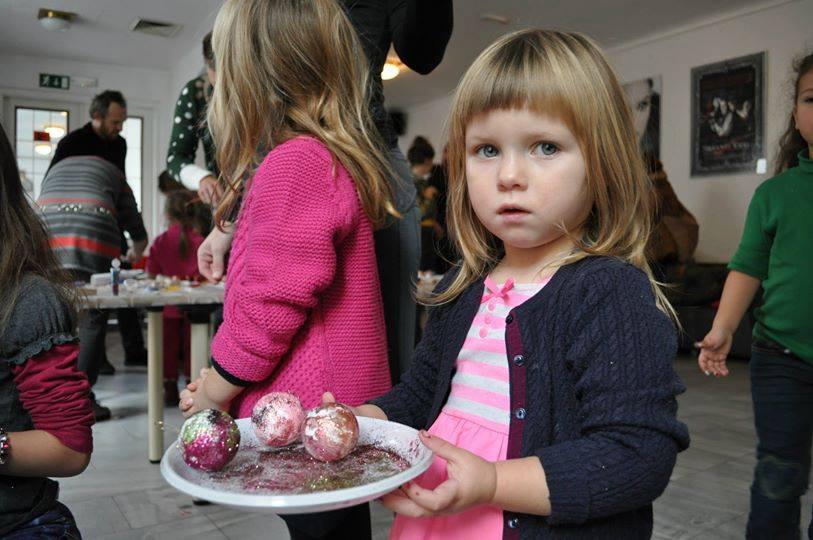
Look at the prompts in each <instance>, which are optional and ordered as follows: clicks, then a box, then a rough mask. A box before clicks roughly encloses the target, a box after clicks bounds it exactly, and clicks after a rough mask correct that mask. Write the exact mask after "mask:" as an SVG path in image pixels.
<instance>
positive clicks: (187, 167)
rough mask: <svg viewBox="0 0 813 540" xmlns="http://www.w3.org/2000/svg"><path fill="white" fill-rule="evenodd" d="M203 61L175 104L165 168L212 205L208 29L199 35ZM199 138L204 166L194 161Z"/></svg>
mask: <svg viewBox="0 0 813 540" xmlns="http://www.w3.org/2000/svg"><path fill="white" fill-rule="evenodd" d="M203 60H204V63H205V64H206V73H204V74H202V75H200V76H199V77H196V78H194V79H192V80H191V81H189V82H188V83H186V85H185V86H184V87H183V89H182V90H181V95H180V96H178V102H177V103H176V104H175V114H174V115H173V120H172V121H173V125H172V135H171V136H170V141H169V150H168V151H167V170H168V171H169V173H170V174H171V175H172V177H173V178H175V179H176V180H178V181H179V182H181V183H182V184H183V185H184V186H186V187H187V188H189V189H191V190H194V191H197V192H198V195H199V196H200V198H201V200H202V201H203V202H205V203H206V204H211V205H214V204H215V203H216V202H217V198H218V191H217V175H218V171H217V164H216V163H215V148H214V143H213V142H212V135H211V134H210V133H209V129H208V127H207V126H206V105H207V103H208V102H209V98H210V97H211V95H212V85H214V84H215V76H216V74H215V69H214V66H215V57H214V53H213V52H212V33H211V32H209V33H208V34H206V37H204V38H203ZM199 141H200V142H203V151H204V154H205V156H206V167H205V168H204V167H201V166H199V165H196V164H195V154H196V153H197V150H198V142H199Z"/></svg>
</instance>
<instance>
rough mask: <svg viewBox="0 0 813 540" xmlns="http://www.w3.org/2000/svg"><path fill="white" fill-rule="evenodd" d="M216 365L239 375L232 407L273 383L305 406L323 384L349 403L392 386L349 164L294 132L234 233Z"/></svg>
mask: <svg viewBox="0 0 813 540" xmlns="http://www.w3.org/2000/svg"><path fill="white" fill-rule="evenodd" d="M225 295H226V296H225V304H224V320H223V324H222V325H221V326H220V328H219V330H218V332H217V335H216V336H215V338H214V341H213V342H212V356H213V359H214V366H215V369H217V370H218V371H219V373H220V374H221V375H223V376H224V377H225V378H226V379H227V380H230V381H231V382H233V383H235V384H240V385H246V386H247V387H246V389H245V391H243V392H242V393H241V394H240V395H239V396H238V398H237V399H236V400H235V402H234V403H233V404H232V412H234V413H235V414H237V416H238V417H246V416H249V415H250V414H251V409H252V407H253V406H254V403H255V402H256V401H257V400H258V399H259V398H260V397H262V396H263V395H265V394H266V393H268V392H270V391H290V392H293V393H294V394H296V395H297V396H299V398H300V400H301V401H302V404H303V405H304V406H305V407H312V406H314V405H316V404H318V403H319V402H320V401H321V395H322V393H323V392H325V391H327V390H329V391H331V392H333V393H334V395H335V396H336V399H337V400H338V401H340V402H343V403H348V404H350V405H358V404H360V403H363V402H364V401H366V400H369V399H371V398H373V397H375V396H378V395H380V394H382V393H383V392H385V391H386V390H387V389H388V388H389V386H390V378H389V368H388V367H387V348H386V335H385V333H384V316H383V311H382V305H381V292H380V289H379V284H378V271H377V267H376V258H375V250H374V246H373V231H372V225H371V223H370V221H369V220H368V219H367V217H366V215H365V214H364V210H363V209H362V206H361V203H360V202H359V199H358V194H357V193H356V189H355V186H354V183H353V180H352V179H351V178H350V176H349V174H348V173H347V171H346V170H345V169H344V167H342V166H341V165H340V164H339V163H338V162H337V161H334V159H333V156H332V155H331V154H330V152H329V151H328V149H327V148H326V147H325V146H324V145H323V144H322V143H321V142H319V141H317V140H315V139H313V138H309V137H298V138H296V139H292V140H290V141H287V142H285V143H283V144H281V145H279V146H278V147H276V148H275V149H274V150H272V151H271V152H270V153H269V154H268V156H267V157H266V159H265V161H264V162H263V163H262V165H261V166H260V168H259V169H258V170H257V173H256V174H255V175H254V177H253V179H252V180H251V182H250V185H249V186H248V188H247V193H246V197H245V199H244V201H243V206H242V208H241V211H240V217H239V219H238V222H237V228H236V230H235V233H234V240H233V243H232V250H231V256H230V258H229V273H228V277H227V282H226V293H225Z"/></svg>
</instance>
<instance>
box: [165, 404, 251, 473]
mask: <svg viewBox="0 0 813 540" xmlns="http://www.w3.org/2000/svg"><path fill="white" fill-rule="evenodd" d="M239 447H240V429H239V428H238V427H237V423H236V422H235V421H234V419H233V418H232V417H231V416H229V415H228V414H226V413H224V412H223V411H219V410H217V409H205V410H203V411H199V412H197V413H195V414H193V415H192V416H190V417H189V418H187V419H186V422H184V424H183V427H182V428H181V435H180V436H179V437H178V450H180V452H181V456H182V457H183V460H184V461H185V462H186V464H187V465H189V466H190V467H192V468H193V469H201V470H204V471H219V470H220V469H222V468H223V467H224V466H225V465H226V464H227V463H228V462H229V461H231V460H232V458H233V457H234V455H235V454H236V453H237V449H238V448H239Z"/></svg>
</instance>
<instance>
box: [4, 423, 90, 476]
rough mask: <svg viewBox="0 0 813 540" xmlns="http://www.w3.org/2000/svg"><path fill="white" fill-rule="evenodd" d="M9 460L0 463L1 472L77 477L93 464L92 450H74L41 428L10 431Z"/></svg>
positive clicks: (5, 473)
mask: <svg viewBox="0 0 813 540" xmlns="http://www.w3.org/2000/svg"><path fill="white" fill-rule="evenodd" d="M8 436H9V443H10V444H11V451H10V453H9V460H8V462H7V463H6V464H5V465H0V475H9V476H33V477H37V476H55V477H65V476H75V475H77V474H79V473H81V472H82V471H84V470H85V468H86V467H87V466H88V463H90V453H83V452H77V451H76V450H71V449H70V448H68V447H67V446H64V445H63V444H62V443H60V442H59V439H57V438H56V437H54V436H53V435H51V434H50V433H48V432H47V431H42V430H40V429H32V430H29V431H18V432H15V433H9V434H8Z"/></svg>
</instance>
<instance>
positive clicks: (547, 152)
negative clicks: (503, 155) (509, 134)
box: [475, 143, 559, 158]
mask: <svg viewBox="0 0 813 540" xmlns="http://www.w3.org/2000/svg"><path fill="white" fill-rule="evenodd" d="M532 151H533V152H539V153H541V154H542V155H544V156H552V155H554V154H556V153H557V152H558V151H559V147H558V146H556V145H555V144H553V143H538V144H537V145H536V146H534V148H533V150H532ZM475 153H476V154H477V155H478V156H480V157H484V158H493V157H497V155H498V154H499V153H500V151H499V150H497V147H496V146H494V145H491V144H484V145H482V146H480V147H478V148H477V149H476V150H475Z"/></svg>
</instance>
